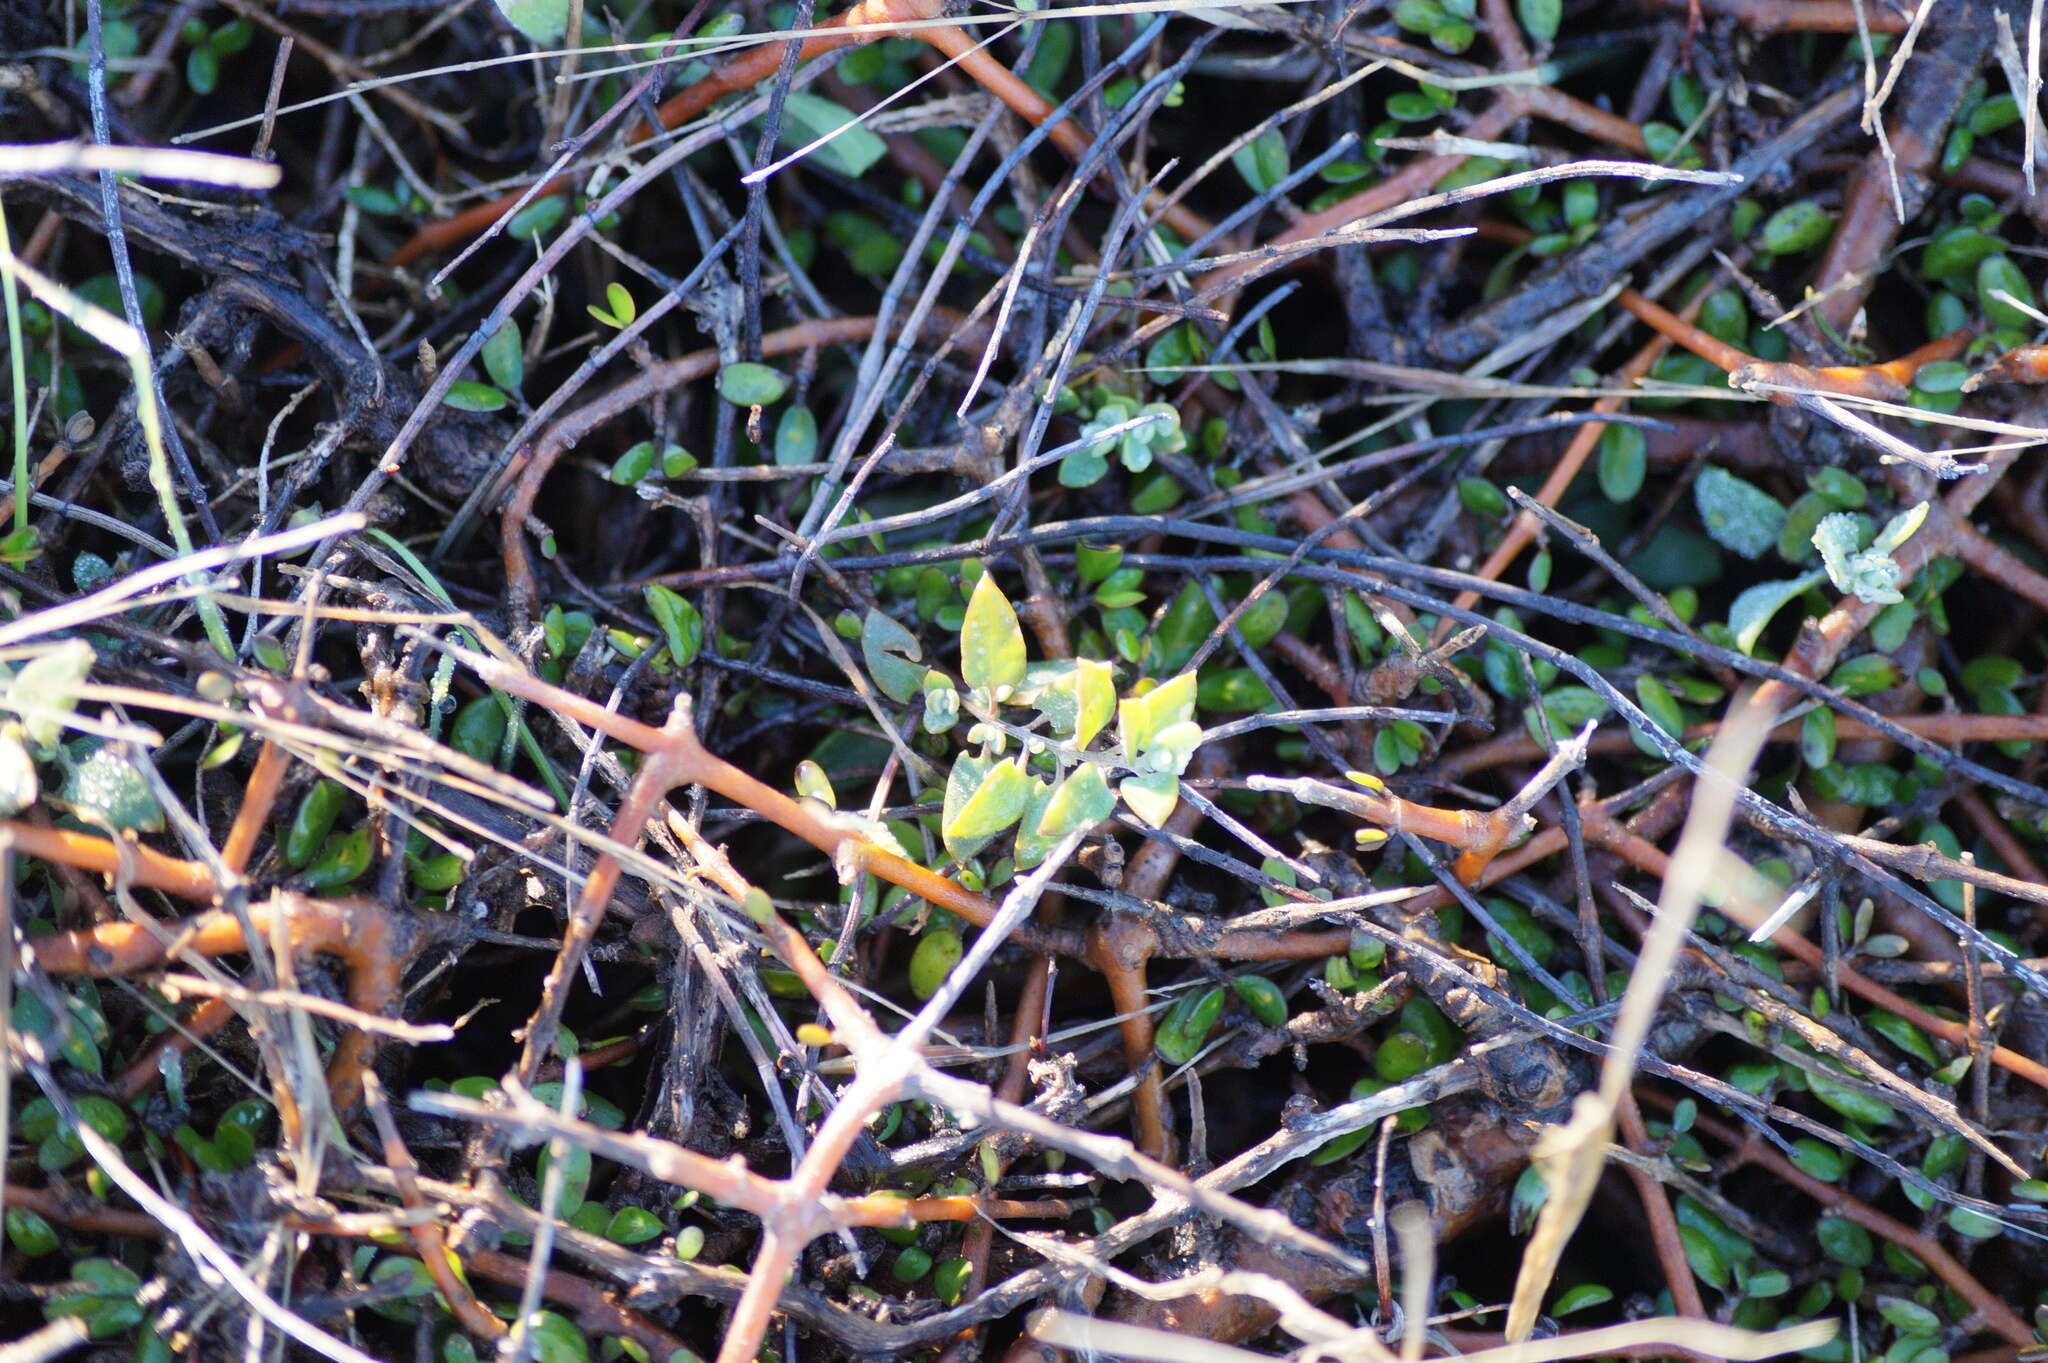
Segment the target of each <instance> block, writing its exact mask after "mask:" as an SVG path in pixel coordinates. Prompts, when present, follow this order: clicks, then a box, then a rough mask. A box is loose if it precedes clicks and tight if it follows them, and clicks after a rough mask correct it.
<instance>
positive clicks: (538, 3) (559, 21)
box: [497, 0, 569, 47]
mask: <svg viewBox="0 0 2048 1363" xmlns="http://www.w3.org/2000/svg"><path fill="white" fill-rule="evenodd" d="M497 5H498V13H500V14H502V15H504V16H505V20H506V22H507V23H509V24H511V25H512V27H514V28H516V29H518V30H519V31H520V32H521V33H522V34H524V35H526V37H527V38H528V40H530V41H532V42H534V43H536V44H538V45H540V46H542V47H546V46H548V45H549V44H551V43H558V42H560V41H561V40H562V35H563V34H565V33H567V32H568V31H569V0H497Z"/></svg>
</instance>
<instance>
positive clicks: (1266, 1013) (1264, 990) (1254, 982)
mask: <svg viewBox="0 0 2048 1363" xmlns="http://www.w3.org/2000/svg"><path fill="white" fill-rule="evenodd" d="M1230 988H1231V990H1232V991H1233V992H1234V993H1236V995H1237V996H1238V997H1239V998H1240V999H1242V1000H1244V1006H1245V1007H1246V1008H1247V1009H1248V1010H1250V1012H1251V1015H1252V1016H1253V1017H1255V1018H1257V1019H1258V1020H1259V1022H1260V1023H1261V1024H1262V1025H1264V1026H1267V1027H1283V1026H1285V1025H1286V1024H1287V996H1286V995H1285V994H1282V993H1281V992H1280V986H1279V985H1277V984H1274V983H1273V982H1272V981H1271V980H1269V979H1267V978H1266V977H1265V976H1264V975H1236V976H1232V977H1231V981H1230Z"/></svg>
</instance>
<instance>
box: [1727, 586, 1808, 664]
mask: <svg viewBox="0 0 2048 1363" xmlns="http://www.w3.org/2000/svg"><path fill="white" fill-rule="evenodd" d="M1820 580H1821V575H1820V574H1819V573H1807V574H1806V575H1805V576H1803V577H1795V578H1789V579H1786V580H1783V581H1779V582H1759V583H1757V584H1756V585H1755V586H1754V587H1751V588H1749V589H1748V590H1746V591H1744V592H1743V593H1742V595H1740V596H1738V597H1736V598H1735V600H1734V602H1733V603H1731V604H1730V605H1729V607H1728V629H1729V631H1730V632H1731V633H1733V634H1734V635H1735V646H1736V647H1737V648H1739V649H1741V650H1742V651H1743V652H1744V653H1748V652H1751V651H1752V650H1754V649H1755V648H1756V641H1757V640H1758V639H1760V638H1761V637H1763V632H1764V629H1765V627H1766V626H1768V625H1769V624H1770V623H1771V617H1772V616H1774V615H1776V614H1777V613H1778V611H1779V610H1780V609H1781V608H1783V607H1784V606H1785V605H1786V604H1787V603H1788V602H1790V601H1792V600H1793V599H1795V598H1797V597H1798V596H1800V595H1802V594H1803V593H1804V592H1805V591H1806V589H1807V588H1809V587H1811V586H1813V585H1814V584H1815V583H1816V582H1819V581H1820Z"/></svg>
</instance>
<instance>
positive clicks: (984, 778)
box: [939, 755, 1032, 861]
mask: <svg viewBox="0 0 2048 1363" xmlns="http://www.w3.org/2000/svg"><path fill="white" fill-rule="evenodd" d="M1031 787H1032V780H1031V778H1030V777H1029V776H1027V775H1026V774H1025V772H1024V768H1023V767H1022V766H1020V765H1018V764H1017V763H1016V762H990V761H986V760H984V759H982V758H978V757H974V756H972V755H963V756H961V757H959V758H958V759H956V760H955V761H954V763H953V770H952V771H951V772H950V773H949V774H948V775H947V778H946V802H945V805H944V813H943V815H942V816H941V818H940V822H939V832H940V835H941V836H942V837H944V838H945V841H946V850H947V851H948V852H950V853H951V854H952V855H953V858H954V860H956V861H966V860H967V859H968V858H969V857H971V856H973V855H974V854H975V853H976V852H979V851H980V850H981V849H982V848H984V847H986V846H988V844H989V843H991V842H993V841H994V840H995V838H996V835H997V834H999V833H1001V832H1002V831H1003V830H1004V829H1006V828H1008V827H1009V826H1010V825H1011V824H1013V823H1015V822H1017V820H1018V819H1019V818H1021V817H1022V816H1023V813H1024V806H1025V804H1026V803H1027V802H1028V801H1029V800H1030V798H1031Z"/></svg>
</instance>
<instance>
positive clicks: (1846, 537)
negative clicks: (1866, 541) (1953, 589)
mask: <svg viewBox="0 0 2048 1363" xmlns="http://www.w3.org/2000/svg"><path fill="white" fill-rule="evenodd" d="M1917 511H1918V512H1919V515H1918V516H1917V517H1915V516H1914V513H1913V512H1910V511H1909V512H1906V513H1904V514H1902V515H1900V516H1897V517H1894V518H1893V520H1892V523H1891V524H1890V525H1888V526H1886V527H1885V532H1886V534H1890V533H1891V532H1892V531H1893V530H1894V529H1896V528H1899V527H1900V525H1901V523H1902V522H1905V525H1904V533H1903V534H1902V535H1900V536H1899V537H1898V539H1897V540H1896V541H1895V544H1896V543H1903V542H1904V541H1905V539H1906V537H1907V536H1910V535H1911V534H1912V533H1913V531H1914V530H1915V529H1917V528H1918V527H1919V521H1920V520H1921V519H1924V518H1925V517H1926V514H1927V506H1926V503H1924V502H1923V503H1921V505H1920V506H1919V507H1918V508H1917ZM1864 524H1865V523H1864V521H1863V520H1862V518H1861V517H1858V516H1856V515H1854V514H1852V513H1850V512H1846V511H1837V512H1836V513H1834V514H1833V515H1832V516H1827V517H1824V518H1823V519H1822V520H1821V523H1820V524H1819V525H1817V526H1815V527H1814V530H1813V547H1814V548H1816V549H1818V550H1820V558H1821V565H1822V566H1823V567H1824V568H1826V569H1827V574H1828V580H1829V581H1831V582H1833V583H1834V584H1835V586H1836V587H1837V588H1839V589H1840V590H1842V591H1845V592H1848V593H1849V594H1850V595H1852V596H1854V597H1856V598H1857V599H1858V600H1861V601H1868V602H1870V603H1871V604H1873V605H1880V606H1883V605H1890V604H1891V603H1893V602H1895V601H1903V600H1905V597H1904V596H1903V595H1902V594H1901V593H1900V591H1899V580H1900V578H1901V577H1902V576H1903V575H1902V574H1901V572H1900V571H1899V565H1898V564H1897V563H1894V562H1893V561H1892V557H1891V554H1890V552H1889V550H1887V549H1883V548H1880V547H1878V545H1876V544H1873V545H1871V547H1870V548H1868V549H1865V548H1862V547H1861V545H1862V541H1863V531H1864Z"/></svg>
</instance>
